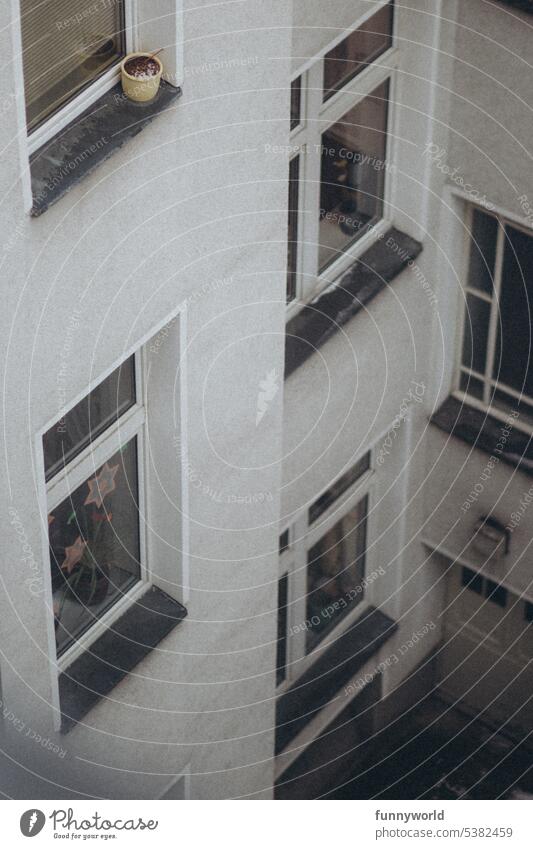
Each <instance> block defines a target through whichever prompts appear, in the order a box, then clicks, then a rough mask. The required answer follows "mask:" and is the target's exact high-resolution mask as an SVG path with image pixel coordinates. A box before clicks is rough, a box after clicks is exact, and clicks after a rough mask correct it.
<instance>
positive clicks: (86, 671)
mask: <svg viewBox="0 0 533 849" xmlns="http://www.w3.org/2000/svg"><path fill="white" fill-rule="evenodd" d="M186 616H187V611H186V609H185V608H184V607H183V606H182V605H181V604H179V602H177V601H174V599H172V598H170V596H168V595H167V594H166V593H164V592H162V591H161V590H159V589H157V587H151V588H150V589H149V590H148V592H146V593H145V594H144V595H143V596H141V598H140V599H138V600H137V601H135V602H134V603H133V604H132V605H131V606H130V607H128V609H127V610H126V612H125V613H124V614H123V616H121V617H120V619H118V620H117V622H115V623H114V624H113V625H112V626H111V627H110V628H109V629H108V630H107V631H106V632H105V633H104V634H103V635H102V636H101V637H100V638H99V639H98V640H96V642H95V643H93V644H92V646H91V647H90V648H89V649H88V650H87V651H86V652H84V654H82V655H81V657H79V658H78V659H77V660H75V661H74V663H73V664H72V666H69V668H68V669H66V670H65V672H63V673H62V674H61V675H60V676H59V698H60V704H61V731H62V733H66V732H67V731H70V730H71V728H73V726H74V725H76V723H77V722H79V721H80V720H81V719H83V717H84V716H85V715H86V714H87V713H88V712H89V711H90V710H91V708H93V707H94V705H95V704H97V702H99V701H100V699H102V698H103V697H104V696H106V695H107V694H108V693H109V692H110V691H111V690H112V689H113V687H115V686H116V685H117V684H118V683H119V682H120V681H122V679H123V678H125V677H126V675H127V674H128V672H131V670H132V669H133V668H134V667H135V666H137V664H138V663H139V662H140V661H141V660H143V658H145V657H146V656H147V655H148V654H149V653H150V652H151V651H152V649H154V648H155V647H156V646H157V645H158V643H160V642H161V640H162V639H163V638H164V637H166V636H167V634H169V633H170V632H171V631H172V630H173V629H174V628H175V627H176V625H179V623H180V622H181V621H182V620H183V619H184V618H185V617H186Z"/></svg>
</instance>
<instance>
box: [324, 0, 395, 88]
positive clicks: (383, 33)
mask: <svg viewBox="0 0 533 849" xmlns="http://www.w3.org/2000/svg"><path fill="white" fill-rule="evenodd" d="M393 8H394V3H393V2H391V3H389V4H388V5H387V6H385V7H384V8H383V9H380V10H379V12H376V14H375V15H372V17H371V18H369V19H368V20H367V21H365V23H364V24H362V26H360V27H359V28H358V29H356V30H355V31H354V32H352V33H350V35H349V36H347V38H345V39H344V40H343V41H341V43H340V44H337V46H336V47H334V48H333V50H330V51H329V53H326V55H325V57H324V100H328V98H330V97H331V96H332V95H333V94H335V92H336V91H338V90H339V89H340V88H342V87H343V86H344V85H346V83H347V82H349V81H350V80H351V79H353V78H354V77H355V76H356V75H357V74H359V73H360V72H361V71H362V70H363V69H364V68H366V66H367V65H369V64H370V63H371V62H373V61H374V59H377V58H378V56H381V54H382V53H384V52H385V50H388V49H389V47H392V18H393Z"/></svg>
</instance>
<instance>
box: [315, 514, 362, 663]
mask: <svg viewBox="0 0 533 849" xmlns="http://www.w3.org/2000/svg"><path fill="white" fill-rule="evenodd" d="M367 511H368V499H367V498H364V499H363V500H362V501H360V502H359V504H357V506H356V507H354V508H353V510H350V512H349V513H348V514H347V515H346V516H345V517H344V518H343V519H341V521H340V522H338V523H337V524H336V525H334V527H333V528H332V529H331V530H330V531H328V533H327V534H324V536H323V537H322V539H320V540H319V542H317V543H316V545H314V546H313V548H312V549H311V550H310V551H309V553H308V561H307V624H308V631H307V651H308V652H309V651H311V650H312V649H313V648H314V647H315V646H316V645H317V643H319V642H320V640H321V639H322V638H323V637H324V636H325V634H326V633H327V632H328V631H329V630H331V628H332V627H334V626H335V625H337V623H338V622H339V620H340V619H342V617H343V616H344V615H345V614H346V613H348V612H349V611H350V610H351V609H353V608H354V607H355V606H356V605H357V604H358V603H359V602H360V601H361V599H362V598H363V594H364V591H363V586H362V583H361V582H362V579H363V577H364V574H365V549H366V517H367Z"/></svg>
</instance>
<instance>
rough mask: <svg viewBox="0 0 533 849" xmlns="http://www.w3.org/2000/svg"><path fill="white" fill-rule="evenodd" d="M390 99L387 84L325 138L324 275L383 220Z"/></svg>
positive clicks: (322, 196)
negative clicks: (374, 225)
mask: <svg viewBox="0 0 533 849" xmlns="http://www.w3.org/2000/svg"><path fill="white" fill-rule="evenodd" d="M388 97H389V82H388V80H387V81H386V82H384V83H383V84H382V85H380V86H379V88H377V89H376V90H375V91H373V92H372V94H371V95H369V96H368V97H365V98H364V100H362V101H361V102H360V103H358V104H357V106H354V107H353V109H350V111H349V112H347V113H346V115H344V116H343V117H342V118H341V120H340V121H338V122H337V123H336V124H334V125H333V126H332V127H330V128H329V130H327V131H326V132H325V133H324V134H323V135H322V169H321V189H320V234H319V236H320V248H319V264H320V268H321V269H323V268H324V267H325V266H326V265H328V264H329V263H330V262H332V261H333V260H334V259H337V257H338V256H339V255H340V254H342V252H343V251H344V250H345V248H347V247H348V245H350V244H351V243H352V242H354V241H355V240H356V239H358V238H359V237H360V236H362V235H363V233H364V232H366V230H367V228H368V226H369V225H370V224H372V223H374V222H375V221H377V220H379V219H380V218H381V216H382V214H383V191H384V185H385V167H386V162H385V156H386V143H387V106H388Z"/></svg>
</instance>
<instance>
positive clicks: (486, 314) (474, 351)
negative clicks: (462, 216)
mask: <svg viewBox="0 0 533 849" xmlns="http://www.w3.org/2000/svg"><path fill="white" fill-rule="evenodd" d="M489 319H490V304H489V303H487V301H482V300H481V298H476V297H475V295H470V294H469V295H467V296H466V314H465V333H464V340H463V365H464V366H466V368H471V369H473V370H474V371H477V372H479V373H480V374H484V373H485V364H486V356H487V339H488V335H489Z"/></svg>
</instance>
